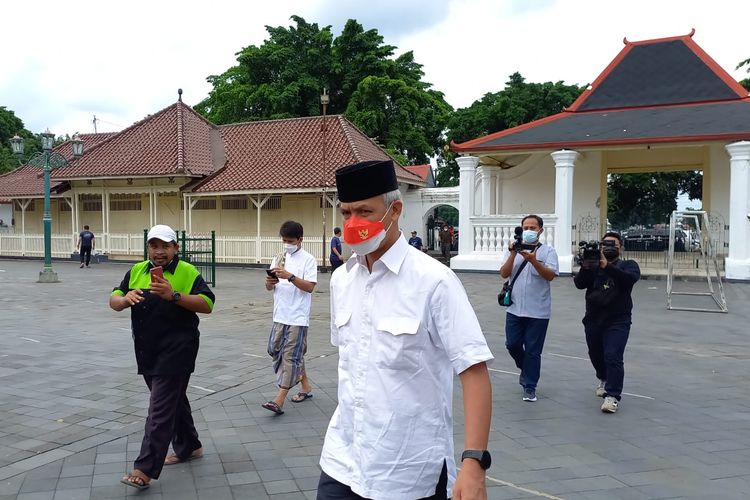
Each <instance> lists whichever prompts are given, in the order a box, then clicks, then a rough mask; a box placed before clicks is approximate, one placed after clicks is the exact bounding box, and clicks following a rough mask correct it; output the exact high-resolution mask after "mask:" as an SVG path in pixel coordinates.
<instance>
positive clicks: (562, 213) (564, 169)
mask: <svg viewBox="0 0 750 500" xmlns="http://www.w3.org/2000/svg"><path fill="white" fill-rule="evenodd" d="M578 156H579V154H578V153H577V152H575V151H569V150H566V149H563V150H560V151H555V152H554V153H552V159H553V160H555V216H556V217H557V224H556V226H555V242H554V246H555V250H557V256H558V259H559V263H560V272H561V273H571V272H572V271H573V251H572V248H571V247H572V243H573V242H572V239H571V234H570V233H571V226H572V224H573V167H574V166H575V162H576V159H577V158H578Z"/></svg>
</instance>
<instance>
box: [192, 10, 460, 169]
mask: <svg viewBox="0 0 750 500" xmlns="http://www.w3.org/2000/svg"><path fill="white" fill-rule="evenodd" d="M292 20H293V21H294V24H295V25H294V26H289V27H281V26H279V27H270V26H266V30H267V31H268V33H269V38H268V40H266V41H265V42H264V43H263V44H262V45H261V46H255V45H251V46H249V47H246V48H244V49H242V50H241V51H240V52H239V53H238V54H237V65H236V66H233V67H231V68H229V69H228V70H227V71H225V72H224V73H223V74H221V75H213V76H210V77H209V78H208V81H209V83H211V84H212V85H213V90H212V91H211V92H210V93H209V96H208V97H207V98H206V99H205V100H203V101H202V102H200V103H199V104H198V105H196V106H195V109H196V110H197V111H198V112H199V113H201V114H203V115H204V116H205V117H206V118H208V119H209V120H211V121H212V122H214V123H218V124H224V123H235V122H240V121H253V120H267V119H278V118H289V117H299V116H315V115H319V114H320V113H321V105H320V93H321V91H322V89H323V88H328V89H330V93H329V95H330V103H329V107H328V112H329V113H331V114H339V113H345V114H346V116H347V118H349V119H350V120H351V121H352V122H353V123H354V124H355V125H356V126H358V127H360V128H361V129H362V130H363V131H364V132H365V133H366V134H368V135H369V136H370V137H372V138H374V139H375V140H376V141H377V142H378V143H380V144H381V145H382V146H384V147H385V149H386V150H387V151H389V152H390V153H391V154H393V155H394V156H395V157H396V158H397V159H399V160H400V161H401V162H403V163H426V162H427V161H428V159H429V156H430V155H433V154H437V153H439V152H440V151H442V146H443V145H444V141H445V138H444V137H443V135H442V131H443V130H444V129H445V124H446V122H447V119H448V115H449V113H450V112H451V111H452V109H451V108H450V106H449V105H448V104H447V103H446V102H445V99H444V98H443V94H442V93H440V92H437V91H435V90H432V89H431V88H430V87H431V85H430V84H429V83H426V82H424V81H422V77H423V76H424V73H423V71H422V66H421V65H420V64H418V63H417V62H416V61H415V60H414V55H413V53H412V52H407V53H405V54H402V55H401V56H399V57H397V58H393V54H394V50H395V49H396V47H394V46H392V45H386V44H384V43H383V37H382V36H380V35H379V34H378V32H377V30H375V29H371V30H367V31H365V30H364V28H363V27H362V25H361V24H359V23H358V22H357V21H355V20H353V19H350V20H349V21H347V23H346V25H345V26H344V29H343V30H342V32H341V35H339V36H338V37H335V38H334V36H333V34H332V33H331V27H330V26H326V27H324V28H322V29H321V28H319V27H318V25H317V24H315V23H313V24H310V23H308V22H307V21H305V20H304V19H303V18H301V17H299V16H293V17H292Z"/></svg>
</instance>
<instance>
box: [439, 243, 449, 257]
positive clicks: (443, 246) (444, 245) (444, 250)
mask: <svg viewBox="0 0 750 500" xmlns="http://www.w3.org/2000/svg"><path fill="white" fill-rule="evenodd" d="M440 252H441V253H442V254H443V258H444V259H445V260H448V259H450V258H451V244H450V243H441V244H440Z"/></svg>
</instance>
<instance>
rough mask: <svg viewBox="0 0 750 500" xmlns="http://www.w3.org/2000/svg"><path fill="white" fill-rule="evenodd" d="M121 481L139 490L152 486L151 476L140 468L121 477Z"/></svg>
mask: <svg viewBox="0 0 750 500" xmlns="http://www.w3.org/2000/svg"><path fill="white" fill-rule="evenodd" d="M120 482H121V483H122V484H127V485H128V486H130V487H133V488H135V489H136V490H138V491H141V490H145V489H146V488H148V487H149V486H151V478H150V477H148V476H147V475H146V474H144V473H143V472H141V471H139V470H138V469H133V472H131V473H130V474H128V475H127V476H125V477H123V478H122V479H120Z"/></svg>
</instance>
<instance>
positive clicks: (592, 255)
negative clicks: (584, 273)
mask: <svg viewBox="0 0 750 500" xmlns="http://www.w3.org/2000/svg"><path fill="white" fill-rule="evenodd" d="M578 247H579V248H578V255H576V264H578V265H579V266H580V265H582V264H583V263H584V262H599V260H600V259H601V255H602V252H604V253H605V254H606V253H608V252H607V251H606V250H605V248H609V247H611V248H616V246H615V242H614V241H613V240H603V241H595V240H591V241H582V242H580V243H579V244H578ZM610 260H611V259H610Z"/></svg>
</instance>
